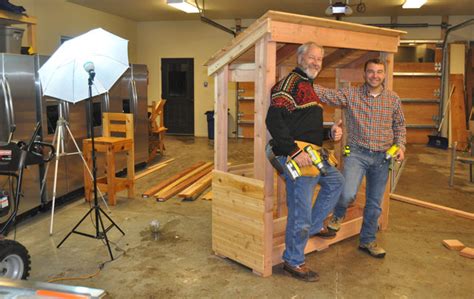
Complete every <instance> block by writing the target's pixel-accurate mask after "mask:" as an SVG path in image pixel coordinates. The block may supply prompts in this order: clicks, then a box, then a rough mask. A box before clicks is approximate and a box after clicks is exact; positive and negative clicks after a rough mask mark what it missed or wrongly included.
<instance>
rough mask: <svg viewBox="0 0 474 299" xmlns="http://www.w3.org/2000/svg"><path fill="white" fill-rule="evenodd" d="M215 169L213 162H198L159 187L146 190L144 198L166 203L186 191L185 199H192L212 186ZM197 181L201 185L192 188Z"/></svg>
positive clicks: (161, 183) (184, 193)
mask: <svg viewBox="0 0 474 299" xmlns="http://www.w3.org/2000/svg"><path fill="white" fill-rule="evenodd" d="M213 167H214V164H213V163H212V162H198V163H196V164H194V165H193V166H191V167H189V168H187V169H185V170H183V171H181V172H180V173H178V174H176V175H174V176H172V177H170V178H168V179H166V180H164V181H162V182H160V183H159V184H158V185H156V186H154V187H152V188H150V189H148V190H146V191H145V192H144V193H143V194H142V196H143V197H145V198H147V197H151V196H153V197H155V198H156V200H157V201H166V200H168V199H170V198H171V197H173V196H175V195H177V194H178V193H180V192H181V191H183V190H184V191H183V196H184V198H192V197H193V196H195V195H196V194H197V193H199V192H203V191H204V190H205V189H207V187H208V186H209V185H210V181H211V180H212V175H211V171H212V169H213ZM201 178H202V180H201ZM210 178H211V179H210ZM197 181H200V182H199V184H197V185H196V186H193V188H191V187H190V186H191V185H193V184H194V183H196V182H197ZM205 186H207V187H205ZM188 187H190V188H189V190H185V189H186V188H188ZM204 187H205V188H204ZM203 188H204V189H203ZM183 196H182V197H183Z"/></svg>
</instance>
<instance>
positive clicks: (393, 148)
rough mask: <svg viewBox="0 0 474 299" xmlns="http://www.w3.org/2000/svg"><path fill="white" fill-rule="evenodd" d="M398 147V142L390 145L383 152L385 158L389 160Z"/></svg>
mask: <svg viewBox="0 0 474 299" xmlns="http://www.w3.org/2000/svg"><path fill="white" fill-rule="evenodd" d="M399 149H400V146H399V145H398V144H394V145H392V146H391V147H390V148H389V149H388V150H387V151H386V152H385V160H386V161H388V160H391V159H393V158H394V157H395V155H396V154H397V153H398V150H399Z"/></svg>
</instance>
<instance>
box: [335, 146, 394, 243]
mask: <svg viewBox="0 0 474 299" xmlns="http://www.w3.org/2000/svg"><path fill="white" fill-rule="evenodd" d="M389 165H390V161H385V152H373V151H369V150H368V149H365V148H362V147H358V146H352V145H351V154H350V156H348V157H345V158H344V170H343V172H342V173H343V174H344V178H345V180H346V183H345V184H344V188H343V190H342V194H341V198H340V199H339V202H338V203H337V206H336V208H335V210H334V215H335V216H336V217H338V218H340V217H344V216H345V214H346V209H347V207H348V206H349V205H350V204H351V203H352V202H353V201H354V200H355V197H356V195H357V190H359V186H360V183H361V182H362V178H363V177H364V176H365V181H366V190H365V208H364V221H363V223H362V229H361V231H360V236H359V239H360V242H361V243H362V244H367V243H370V242H373V241H375V234H376V233H377V230H378V219H379V217H380V214H381V212H382V208H381V203H382V198H383V194H384V192H385V186H386V184H387V180H388V172H389Z"/></svg>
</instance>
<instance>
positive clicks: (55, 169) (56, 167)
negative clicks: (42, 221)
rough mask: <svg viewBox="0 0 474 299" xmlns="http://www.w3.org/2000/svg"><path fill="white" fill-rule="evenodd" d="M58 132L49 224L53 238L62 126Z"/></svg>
mask: <svg viewBox="0 0 474 299" xmlns="http://www.w3.org/2000/svg"><path fill="white" fill-rule="evenodd" d="M56 130H57V131H58V138H57V145H56V161H55V165H54V181H53V199H52V205H51V222H50V224H49V235H50V236H51V235H52V234H53V224H54V206H55V204H56V187H57V182H58V166H59V157H60V153H61V152H62V151H61V147H62V142H61V138H62V137H61V136H62V126H61V125H60V126H58V127H57V128H56Z"/></svg>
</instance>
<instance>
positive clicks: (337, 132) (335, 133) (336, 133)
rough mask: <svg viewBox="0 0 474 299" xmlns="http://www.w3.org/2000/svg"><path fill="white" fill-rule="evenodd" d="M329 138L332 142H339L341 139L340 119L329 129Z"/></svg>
mask: <svg viewBox="0 0 474 299" xmlns="http://www.w3.org/2000/svg"><path fill="white" fill-rule="evenodd" d="M331 136H332V139H333V140H334V141H339V140H341V138H342V119H340V120H339V121H338V122H336V123H335V124H334V125H332V127H331Z"/></svg>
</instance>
